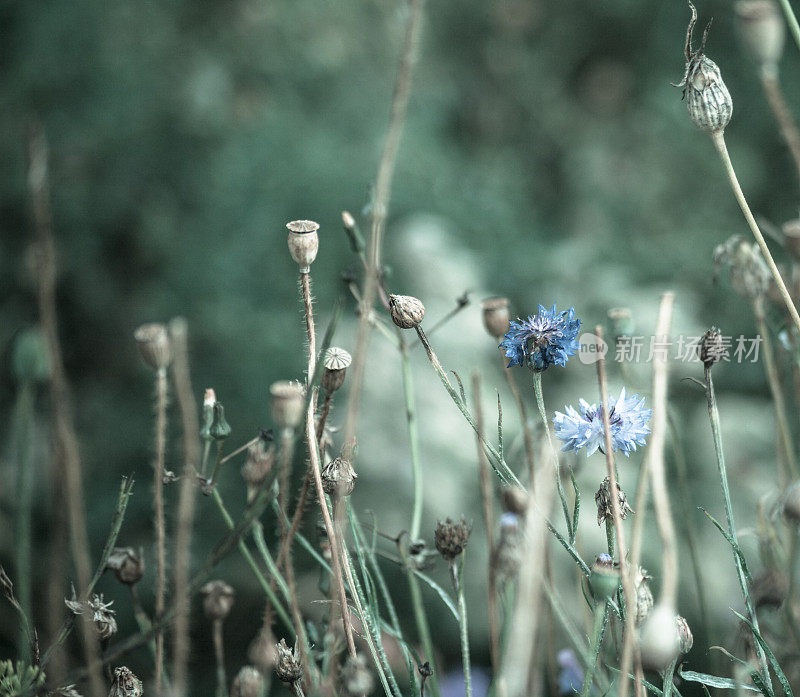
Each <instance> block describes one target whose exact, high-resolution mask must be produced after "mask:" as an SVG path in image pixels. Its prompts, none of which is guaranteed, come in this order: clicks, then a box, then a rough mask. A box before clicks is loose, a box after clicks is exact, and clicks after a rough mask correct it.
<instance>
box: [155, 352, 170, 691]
mask: <svg viewBox="0 0 800 697" xmlns="http://www.w3.org/2000/svg"><path fill="white" fill-rule="evenodd" d="M166 443H167V369H166V368H159V369H158V370H157V371H156V461H155V463H154V465H153V469H154V472H153V507H154V509H155V521H154V522H155V532H156V602H155V616H156V619H160V618H161V615H162V614H163V612H164V593H165V590H166V583H165V580H166V566H167V534H166V524H165V522H164V456H165V452H166ZM155 639H156V670H155V677H154V681H155V692H156V696H157V697H158V695H160V694H161V686H162V681H163V677H164V635H163V633H162V632H160V631H157V632H156V636H155Z"/></svg>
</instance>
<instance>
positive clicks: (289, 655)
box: [275, 639, 303, 683]
mask: <svg viewBox="0 0 800 697" xmlns="http://www.w3.org/2000/svg"><path fill="white" fill-rule="evenodd" d="M275 674H276V675H277V676H278V679H279V680H281V681H283V682H288V683H292V682H297V681H298V680H300V678H302V677H303V666H302V665H301V663H300V655H299V654H298V652H297V644H295V647H294V650H290V649H289V647H288V646H287V645H286V639H281V640H280V641H279V642H278V644H277V645H276V646H275Z"/></svg>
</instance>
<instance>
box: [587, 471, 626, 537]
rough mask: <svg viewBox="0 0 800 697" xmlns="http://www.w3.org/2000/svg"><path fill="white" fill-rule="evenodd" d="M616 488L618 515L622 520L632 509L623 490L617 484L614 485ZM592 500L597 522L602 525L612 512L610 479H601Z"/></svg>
mask: <svg viewBox="0 0 800 697" xmlns="http://www.w3.org/2000/svg"><path fill="white" fill-rule="evenodd" d="M616 489H617V501H618V503H619V517H620V518H622V519H623V520H624V519H625V518H626V517H627V515H628V513H633V509H632V508H631V507H630V506H629V505H628V497H627V496H625V492H624V491H623V490H622V489H621V488H620V486H619V484H617V485H616ZM594 502H595V503H596V504H597V524H598V525H602V524H603V523H604V522H605V520H606V518H611V517H612V516H613V513H614V508H613V505H614V504H613V502H612V499H611V480H610V479H609V478H608V477H606V478H605V479H604V480H603V483H602V484H601V485H600V488H599V489H598V490H597V493H596V494H595V495H594Z"/></svg>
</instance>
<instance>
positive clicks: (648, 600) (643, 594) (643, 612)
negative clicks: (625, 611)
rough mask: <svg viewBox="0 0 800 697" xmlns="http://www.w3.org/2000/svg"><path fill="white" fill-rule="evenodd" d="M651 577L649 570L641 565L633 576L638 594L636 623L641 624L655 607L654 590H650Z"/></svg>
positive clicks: (634, 587)
mask: <svg viewBox="0 0 800 697" xmlns="http://www.w3.org/2000/svg"><path fill="white" fill-rule="evenodd" d="M650 579H651V577H650V576H649V575H648V573H647V571H645V569H643V568H642V567H641V566H640V567H638V568H637V569H636V573H635V574H634V577H633V589H634V593H635V595H636V624H637V625H640V624H641V623H642V622H644V620H645V619H646V618H647V616H648V615H649V614H650V610H652V609H653V602H654V601H653V591H651V590H650Z"/></svg>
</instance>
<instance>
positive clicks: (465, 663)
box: [449, 558, 472, 697]
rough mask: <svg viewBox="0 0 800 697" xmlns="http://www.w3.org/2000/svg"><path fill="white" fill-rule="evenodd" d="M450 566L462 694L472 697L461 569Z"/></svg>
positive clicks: (465, 607) (453, 562)
mask: <svg viewBox="0 0 800 697" xmlns="http://www.w3.org/2000/svg"><path fill="white" fill-rule="evenodd" d="M461 563H462V564H463V563H464V562H463V558H462V561H461ZM449 566H450V580H451V581H452V583H453V590H454V591H455V592H456V597H457V598H458V629H459V636H460V637H461V666H462V668H463V670H464V692H465V693H466V697H472V670H471V668H470V660H469V631H468V630H467V601H466V599H465V597H464V584H463V583H462V581H461V569H459V567H458V566H457V564H456V562H455V560H452V561H451V562H450V564H449Z"/></svg>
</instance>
